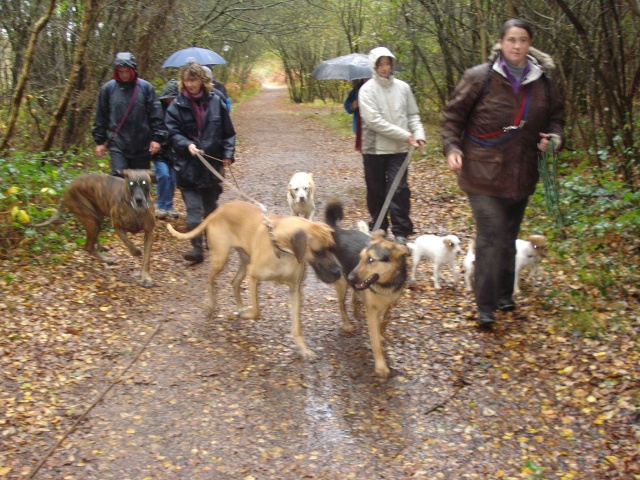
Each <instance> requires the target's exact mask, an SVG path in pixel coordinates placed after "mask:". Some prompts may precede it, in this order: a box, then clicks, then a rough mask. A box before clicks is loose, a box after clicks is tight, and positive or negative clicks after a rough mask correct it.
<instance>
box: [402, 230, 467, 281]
mask: <svg viewBox="0 0 640 480" xmlns="http://www.w3.org/2000/svg"><path fill="white" fill-rule="evenodd" d="M407 247H409V250H411V251H412V258H413V266H412V268H411V281H412V282H415V281H416V269H417V268H418V264H419V263H420V260H421V259H422V258H426V259H427V260H430V261H431V262H433V288H435V289H436V290H440V288H442V287H441V286H440V278H442V274H441V273H440V269H441V268H442V267H443V266H444V265H447V266H448V267H449V268H450V269H451V272H452V273H453V282H454V287H455V285H457V283H458V275H459V273H458V266H457V265H456V261H457V256H458V254H459V253H460V239H459V238H458V237H457V236H456V235H445V236H444V237H439V236H437V235H420V236H419V237H418V238H416V239H415V240H414V241H413V242H409V243H407Z"/></svg>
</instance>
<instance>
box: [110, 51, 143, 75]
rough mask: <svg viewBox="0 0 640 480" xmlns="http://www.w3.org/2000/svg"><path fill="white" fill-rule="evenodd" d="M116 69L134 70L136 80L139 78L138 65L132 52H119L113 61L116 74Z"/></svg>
mask: <svg viewBox="0 0 640 480" xmlns="http://www.w3.org/2000/svg"><path fill="white" fill-rule="evenodd" d="M116 67H129V68H130V69H131V70H133V73H134V74H135V78H138V64H137V63H136V57H134V56H133V53H130V52H119V53H117V54H116V58H114V59H113V70H114V72H115V69H116Z"/></svg>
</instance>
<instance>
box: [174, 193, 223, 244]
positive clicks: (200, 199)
mask: <svg viewBox="0 0 640 480" xmlns="http://www.w3.org/2000/svg"><path fill="white" fill-rule="evenodd" d="M180 193H182V199H183V200H184V205H185V207H186V209H187V228H188V229H189V230H193V229H194V228H196V227H197V226H198V225H200V222H202V220H204V219H205V218H206V217H207V216H208V215H209V214H210V213H211V212H213V211H214V210H215V209H216V207H217V206H218V203H217V202H218V196H219V195H220V187H219V186H218V185H215V186H211V187H203V188H183V189H180ZM191 244H192V245H193V246H194V248H202V236H199V237H196V238H194V239H193V240H191Z"/></svg>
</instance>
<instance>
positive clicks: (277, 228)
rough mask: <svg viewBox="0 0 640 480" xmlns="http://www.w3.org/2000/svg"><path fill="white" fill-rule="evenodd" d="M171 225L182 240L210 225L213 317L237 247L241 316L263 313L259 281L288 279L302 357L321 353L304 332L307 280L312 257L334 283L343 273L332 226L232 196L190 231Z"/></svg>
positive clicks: (209, 301) (235, 282) (236, 292)
mask: <svg viewBox="0 0 640 480" xmlns="http://www.w3.org/2000/svg"><path fill="white" fill-rule="evenodd" d="M167 228H168V230H169V232H171V234H172V235H173V236H174V237H176V238H180V239H182V240H190V239H192V238H194V237H195V236H197V235H200V234H201V233H202V232H203V231H204V230H206V236H207V243H208V245H209V251H210V253H211V255H210V258H211V271H210V273H209V282H208V289H207V302H206V304H207V314H208V316H209V318H213V316H214V314H215V313H216V310H217V300H216V293H217V292H218V290H219V287H218V286H217V285H216V277H217V275H218V273H220V271H221V270H222V268H223V267H224V266H225V265H226V263H227V261H228V259H229V254H230V252H231V250H236V251H237V252H238V254H239V256H240V266H239V268H238V272H237V273H236V276H235V278H234V279H233V281H232V286H233V294H234V298H235V302H236V305H237V306H238V310H239V311H240V316H241V317H242V318H248V319H257V318H258V317H259V316H260V309H259V303H258V283H259V282H261V281H272V282H276V283H281V284H285V285H288V286H289V296H290V303H291V335H292V336H293V340H294V342H295V344H296V346H297V347H298V351H299V352H300V356H301V357H302V358H304V359H305V360H312V359H314V358H315V357H316V355H315V353H313V352H312V351H311V350H310V349H309V347H308V346H307V343H306V342H305V339H304V336H303V335H302V324H301V320H300V308H301V305H302V281H303V279H304V275H305V267H306V264H307V263H308V264H309V265H311V267H312V268H313V269H314V271H315V272H316V275H317V276H318V278H320V280H322V281H323V282H325V283H333V282H335V281H336V280H338V279H339V278H340V275H341V270H340V265H339V264H338V262H337V260H336V258H335V257H334V255H333V254H332V253H331V252H330V251H329V249H331V248H332V247H333V246H334V241H333V237H332V236H331V233H332V230H331V228H329V226H327V225H325V224H324V223H319V222H312V221H310V220H307V219H305V218H302V217H294V216H280V215H269V216H266V215H263V213H262V211H261V209H260V207H258V206H256V205H253V204H252V203H248V202H242V201H232V202H229V203H226V204H224V205H221V206H220V207H218V208H217V209H216V210H214V211H213V213H211V214H210V215H209V216H208V217H207V218H205V219H204V221H203V222H202V223H201V224H200V225H199V226H198V227H196V228H195V229H193V230H191V231H190V232H188V233H179V232H177V231H176V230H175V229H174V228H173V227H172V226H171V225H170V224H168V225H167ZM245 276H248V282H249V300H250V301H251V305H249V306H248V307H246V308H245V307H244V304H243V301H242V296H241V295H240V284H241V282H242V280H243V279H244V278H245Z"/></svg>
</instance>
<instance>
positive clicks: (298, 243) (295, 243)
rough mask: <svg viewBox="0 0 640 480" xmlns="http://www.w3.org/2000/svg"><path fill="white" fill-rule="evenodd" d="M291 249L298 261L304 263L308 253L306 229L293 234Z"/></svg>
mask: <svg viewBox="0 0 640 480" xmlns="http://www.w3.org/2000/svg"><path fill="white" fill-rule="evenodd" d="M291 249H292V250H293V254H294V255H295V256H296V260H298V263H302V262H303V261H304V257H305V255H306V254H307V234H306V232H305V231H304V230H297V231H296V232H295V233H294V234H293V235H292V236H291Z"/></svg>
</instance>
